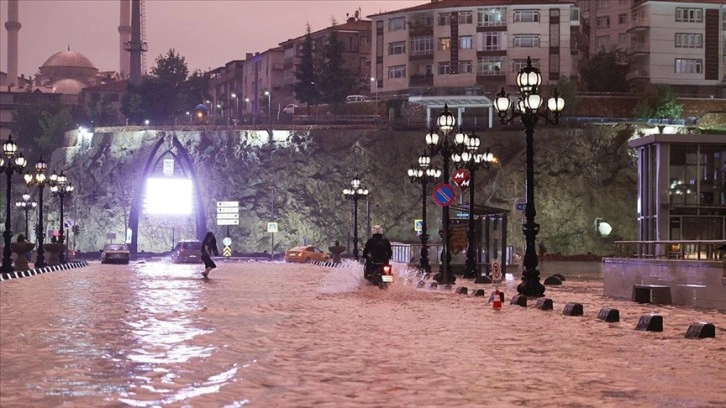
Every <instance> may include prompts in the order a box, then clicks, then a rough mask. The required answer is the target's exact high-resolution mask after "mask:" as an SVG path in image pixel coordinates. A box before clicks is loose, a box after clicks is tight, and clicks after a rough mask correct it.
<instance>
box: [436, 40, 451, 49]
mask: <svg viewBox="0 0 726 408" xmlns="http://www.w3.org/2000/svg"><path fill="white" fill-rule="evenodd" d="M450 49H451V38H449V37H443V38H439V51H446V50H450Z"/></svg>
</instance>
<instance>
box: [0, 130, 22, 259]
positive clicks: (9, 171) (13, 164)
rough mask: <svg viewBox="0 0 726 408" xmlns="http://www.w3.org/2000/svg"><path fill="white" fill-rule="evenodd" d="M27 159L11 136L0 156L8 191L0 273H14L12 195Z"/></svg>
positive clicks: (0, 166) (4, 144)
mask: <svg viewBox="0 0 726 408" xmlns="http://www.w3.org/2000/svg"><path fill="white" fill-rule="evenodd" d="M26 163H27V162H26V160H25V157H24V156H23V154H22V153H18V145H17V144H16V143H15V141H14V140H13V137H12V136H11V135H8V140H7V141H5V143H3V155H2V156H0V170H2V171H3V172H4V173H5V176H6V182H7V186H6V187H7V189H6V190H5V193H6V195H5V231H3V238H4V239H5V247H4V248H3V263H2V266H1V267H0V272H2V273H11V272H12V271H13V261H12V259H10V255H11V254H12V250H11V249H10V239H11V238H12V235H13V233H12V232H11V231H10V195H11V194H12V178H13V174H15V173H16V172H17V173H19V172H21V171H23V169H24V168H25V164H26Z"/></svg>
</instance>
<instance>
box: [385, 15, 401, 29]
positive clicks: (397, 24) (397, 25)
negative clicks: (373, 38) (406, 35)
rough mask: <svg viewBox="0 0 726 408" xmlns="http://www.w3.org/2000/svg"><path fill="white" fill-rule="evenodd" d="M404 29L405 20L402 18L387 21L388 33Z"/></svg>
mask: <svg viewBox="0 0 726 408" xmlns="http://www.w3.org/2000/svg"><path fill="white" fill-rule="evenodd" d="M404 28H405V20H404V19H403V17H397V18H392V19H389V20H388V31H399V30H403V29H404Z"/></svg>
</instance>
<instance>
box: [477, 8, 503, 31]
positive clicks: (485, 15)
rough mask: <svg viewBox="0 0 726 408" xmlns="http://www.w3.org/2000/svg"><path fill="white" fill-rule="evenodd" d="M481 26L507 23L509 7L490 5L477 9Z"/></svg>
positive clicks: (478, 23)
mask: <svg viewBox="0 0 726 408" xmlns="http://www.w3.org/2000/svg"><path fill="white" fill-rule="evenodd" d="M477 20H478V21H477V25H478V26H479V27H490V26H502V25H506V24H507V9H506V8H504V7H488V8H485V9H482V10H477Z"/></svg>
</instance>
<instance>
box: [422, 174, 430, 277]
mask: <svg viewBox="0 0 726 408" xmlns="http://www.w3.org/2000/svg"><path fill="white" fill-rule="evenodd" d="M427 184H428V175H426V174H425V173H424V174H423V179H422V180H421V218H423V222H422V223H421V270H422V271H423V272H424V273H429V272H431V265H429V247H428V240H429V236H428V234H427V233H426V185H427Z"/></svg>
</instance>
